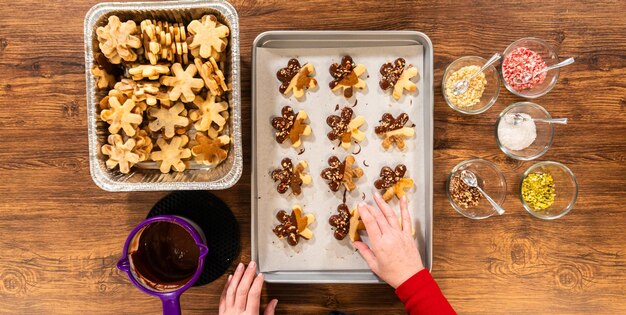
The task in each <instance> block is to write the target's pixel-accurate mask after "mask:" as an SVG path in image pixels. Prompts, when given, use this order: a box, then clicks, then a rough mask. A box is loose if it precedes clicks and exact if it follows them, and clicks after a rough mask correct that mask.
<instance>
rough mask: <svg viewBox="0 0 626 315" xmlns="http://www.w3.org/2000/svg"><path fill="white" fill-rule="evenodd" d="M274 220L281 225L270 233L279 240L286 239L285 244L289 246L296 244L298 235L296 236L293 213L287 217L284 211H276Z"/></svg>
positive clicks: (295, 221)
mask: <svg viewBox="0 0 626 315" xmlns="http://www.w3.org/2000/svg"><path fill="white" fill-rule="evenodd" d="M276 219H278V221H280V223H281V224H279V225H277V226H276V227H275V228H274V229H272V231H273V232H274V234H275V235H276V236H278V237H279V238H286V239H287V243H288V244H289V245H291V246H295V245H296V244H298V241H299V240H300V234H298V222H297V219H296V215H295V213H293V212H292V213H291V215H288V214H287V212H285V211H284V210H280V211H278V213H277V214H276Z"/></svg>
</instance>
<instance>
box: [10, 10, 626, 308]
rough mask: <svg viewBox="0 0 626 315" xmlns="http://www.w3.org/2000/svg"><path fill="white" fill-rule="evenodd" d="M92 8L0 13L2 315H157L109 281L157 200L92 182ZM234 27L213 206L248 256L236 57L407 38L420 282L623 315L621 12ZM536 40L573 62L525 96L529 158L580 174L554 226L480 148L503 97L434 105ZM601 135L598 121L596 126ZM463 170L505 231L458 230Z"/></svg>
mask: <svg viewBox="0 0 626 315" xmlns="http://www.w3.org/2000/svg"><path fill="white" fill-rule="evenodd" d="M95 3H96V1H91V0H90V1H87V0H85V1H58V0H55V1H33V0H23V1H19V2H10V3H9V2H3V3H2V14H0V178H1V179H2V181H1V183H0V233H1V237H0V313H2V314H31V313H43V314H52V313H54V314H81V313H82V314H123V313H131V314H157V313H159V312H160V303H159V302H158V301H157V300H156V299H154V298H152V297H149V296H147V295H145V294H142V293H141V292H139V291H138V290H136V289H135V288H134V287H133V286H132V285H131V284H130V283H129V281H128V280H127V279H126V277H125V275H123V274H121V273H120V272H119V271H118V270H117V269H116V268H115V262H116V260H117V259H118V256H119V255H120V252H121V248H122V244H123V242H124V240H125V238H126V235H127V233H128V232H129V231H130V230H131V229H132V227H134V226H135V225H136V224H137V223H138V222H139V221H140V220H141V219H142V218H144V216H145V215H146V213H147V211H148V210H149V209H150V207H151V206H152V204H153V203H155V202H156V201H157V200H158V199H159V198H160V197H161V196H163V195H164V193H162V192H154V193H108V192H105V191H102V190H100V189H99V188H98V187H96V186H95V185H94V184H93V182H92V181H91V178H90V175H89V169H88V160H87V131H86V130H87V126H86V111H85V83H84V82H85V78H84V62H83V60H84V59H83V43H82V40H83V39H82V37H83V18H84V15H85V13H86V12H87V10H88V9H89V8H90V7H91V6H92V5H94V4H95ZM234 5H235V7H236V8H237V9H238V12H239V17H240V23H241V27H240V28H241V51H242V58H241V60H242V86H243V112H244V115H243V130H245V131H246V132H245V136H244V147H245V149H244V154H245V159H244V164H245V166H244V175H243V177H242V179H241V181H240V182H239V183H238V184H237V185H236V186H235V187H233V188H232V189H229V190H227V191H219V192H217V193H216V194H217V195H218V196H219V197H220V198H223V199H224V201H225V202H226V203H227V204H228V205H229V206H230V207H231V209H232V210H233V212H234V213H235V216H236V218H237V220H238V222H239V224H240V225H241V242H242V248H243V250H242V252H241V256H240V257H239V260H241V261H243V262H247V261H249V259H250V249H249V248H250V235H249V234H250V210H249V209H250V203H249V197H250V176H249V174H250V162H251V161H250V158H249V156H250V152H251V151H250V143H251V139H250V129H251V117H250V113H251V108H250V76H251V62H252V61H251V44H252V41H253V40H254V38H255V37H256V36H257V35H258V34H259V33H261V32H263V31H268V30H296V29H298V30H299V29H311V30H333V29H344V30H403V29H409V30H418V31H422V32H425V33H426V34H427V35H428V36H430V38H431V39H432V41H433V43H434V50H435V74H434V78H435V91H434V92H435V135H434V138H435V139H434V140H435V152H434V156H435V163H434V164H435V176H434V187H435V201H434V206H435V215H434V220H435V221H434V263H433V264H434V269H433V274H434V276H435V278H436V279H437V281H438V282H439V285H440V286H441V288H442V290H443V291H444V293H445V294H446V296H447V297H448V299H449V300H450V302H451V303H452V305H453V306H454V307H455V308H456V310H457V311H458V312H459V313H460V314H546V313H553V314H625V313H626V302H625V301H626V210H625V208H624V206H623V204H624V200H626V179H625V178H626V163H625V162H626V141H625V140H626V80H625V79H624V78H625V77H626V19H624V12H625V11H626V2H624V1H619V0H615V1H597V2H591V1H549V2H546V1H537V0H533V1H524V2H523V3H518V1H509V0H506V1H454V2H448V1H432V2H426V1H369V0H367V1H365V0H364V1H322V0H309V1H299V2H298V3H297V4H294V3H293V2H290V1H240V0H238V1H234ZM526 36H536V37H540V38H543V39H545V40H547V41H548V42H550V43H551V44H553V45H555V46H556V47H557V48H558V50H559V52H560V54H561V55H562V56H574V57H576V60H577V61H576V63H575V64H573V65H572V66H569V67H568V68H567V69H566V70H563V71H562V77H561V80H560V82H559V83H558V85H557V86H556V87H555V89H554V90H553V91H552V92H550V93H549V94H548V95H546V96H544V97H541V98H540V99H538V100H537V102H538V103H539V104H542V105H544V106H545V107H546V108H547V109H548V111H550V113H551V114H553V116H559V117H561V116H562V117H569V118H570V119H571V123H570V124H569V125H567V126H559V127H558V128H557V135H556V139H555V143H554V146H553V147H552V148H551V149H550V151H549V152H548V153H547V154H546V155H545V156H544V157H542V160H557V161H561V162H563V163H565V164H566V165H568V166H570V167H571V169H572V170H573V171H574V173H575V174H576V175H577V176H578V180H579V184H580V198H579V200H578V203H577V205H576V208H575V209H574V210H573V211H572V212H571V213H570V214H568V215H567V216H565V217H564V218H562V219H559V220H556V221H554V222H545V221H540V220H537V219H534V218H532V217H530V216H529V215H528V214H526V213H525V212H524V210H523V209H522V207H521V204H520V202H519V201H518V200H517V197H516V191H517V189H518V181H519V176H520V174H521V173H522V172H523V171H524V170H525V169H526V168H527V167H529V166H530V165H531V164H532V163H531V162H519V161H514V160H511V159H508V158H506V157H505V156H504V154H503V153H501V152H500V151H499V149H498V148H497V146H496V143H495V141H494V139H493V128H494V127H493V124H494V122H495V119H496V117H497V115H498V113H499V112H500V111H501V110H502V109H503V108H504V107H505V106H507V105H508V104H510V103H512V102H514V101H518V100H519V99H518V98H516V97H515V96H513V95H511V94H510V93H508V92H507V91H506V90H505V89H504V87H501V96H500V98H499V100H498V102H497V103H496V104H495V105H494V107H493V108H492V109H491V110H489V111H488V112H486V113H484V114H482V115H479V116H475V117H474V116H472V117H470V116H464V115H461V114H458V113H456V112H454V111H453V110H451V109H450V108H449V107H448V106H447V105H446V104H445V102H444V100H443V98H442V96H441V88H440V82H441V78H442V75H443V70H444V69H445V67H446V66H447V65H448V64H449V63H450V62H452V61H453V60H454V59H456V58H458V57H461V56H465V55H479V56H483V57H488V56H489V55H491V54H492V53H493V52H494V51H503V50H504V49H505V48H506V46H507V45H508V44H509V43H510V42H512V41H513V40H515V39H517V38H521V37H526ZM609 120H610V121H611V122H610V123H605V122H607V121H609ZM470 157H482V158H486V159H489V160H491V161H494V162H495V163H496V164H497V165H498V166H499V167H500V168H501V169H502V170H504V172H505V174H506V179H507V182H508V189H509V194H508V197H507V200H506V203H505V208H507V209H508V210H509V211H508V212H507V214H506V215H505V216H503V217H498V218H491V219H488V220H483V221H472V220H469V219H466V218H463V217H461V216H460V215H458V214H457V213H456V212H455V211H454V210H453V209H452V208H451V207H450V205H449V204H448V201H447V200H446V196H445V192H444V186H445V178H446V176H447V172H449V171H450V169H452V167H453V166H454V165H456V164H457V163H459V162H460V161H462V160H465V159H467V158H470ZM223 284H224V279H220V280H218V281H216V282H214V283H212V284H210V285H207V286H204V287H201V288H193V289H191V290H190V291H188V292H187V293H186V294H185V295H184V296H183V297H182V304H183V309H184V311H185V313H186V314H214V313H216V309H217V302H218V297H219V294H220V292H221V289H222V286H223ZM268 297H277V298H278V299H279V300H280V303H279V306H278V310H279V313H281V314H321V313H325V312H327V311H328V310H331V309H341V310H344V311H348V312H353V313H358V314H370V313H371V314H401V313H403V308H402V305H401V303H400V302H399V301H398V300H397V298H396V297H395V296H394V294H393V290H392V289H390V288H389V287H387V286H384V285H278V284H276V285H267V286H266V287H265V290H264V302H267V301H268Z"/></svg>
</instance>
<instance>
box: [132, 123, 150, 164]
mask: <svg viewBox="0 0 626 315" xmlns="http://www.w3.org/2000/svg"><path fill="white" fill-rule="evenodd" d="M133 140H135V148H133V151H132V152H133V153H135V154H137V156H139V162H143V161H147V160H148V159H149V158H150V153H151V152H152V148H153V146H154V145H153V144H152V138H150V135H149V134H148V132H147V131H146V130H143V129H139V128H137V131H136V132H135V136H134V137H133Z"/></svg>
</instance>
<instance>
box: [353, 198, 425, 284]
mask: <svg viewBox="0 0 626 315" xmlns="http://www.w3.org/2000/svg"><path fill="white" fill-rule="evenodd" d="M374 201H376V204H378V208H380V211H379V210H378V209H375V208H374V207H372V206H370V205H368V204H365V203H362V204H360V205H359V207H358V209H359V214H360V215H361V219H362V220H363V224H365V229H366V230H367V235H368V236H369V241H370V243H371V245H372V247H371V248H370V247H369V246H368V245H367V244H365V243H363V242H360V241H356V242H354V243H353V245H354V247H356V249H357V250H358V251H359V254H361V256H362V257H363V259H365V261H366V262H367V264H368V265H369V267H370V269H372V271H373V272H374V273H375V274H376V275H378V276H379V277H380V278H381V279H383V281H385V282H387V283H388V284H389V285H391V286H392V287H393V288H394V289H395V288H397V287H398V286H400V285H401V284H402V283H404V281H406V280H408V279H409V278H410V277H411V276H413V275H414V274H416V273H417V272H419V271H421V270H422V269H424V266H423V265H422V258H421V257H420V253H419V251H418V250H417V243H416V242H415V239H414V238H413V231H412V230H413V226H412V224H411V215H410V214H409V209H408V206H407V201H406V197H405V196H403V197H402V198H401V199H400V214H401V217H402V223H400V222H399V220H398V217H397V216H396V214H395V212H394V211H393V209H391V207H390V206H389V205H388V204H387V203H386V202H385V201H384V200H383V198H382V197H381V196H380V194H379V193H378V192H376V193H375V194H374Z"/></svg>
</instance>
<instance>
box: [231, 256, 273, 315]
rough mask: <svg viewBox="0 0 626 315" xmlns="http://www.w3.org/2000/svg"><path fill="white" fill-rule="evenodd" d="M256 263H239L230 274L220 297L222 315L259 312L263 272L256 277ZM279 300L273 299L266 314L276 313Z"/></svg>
mask: <svg viewBox="0 0 626 315" xmlns="http://www.w3.org/2000/svg"><path fill="white" fill-rule="evenodd" d="M255 274H256V263H255V262H254V261H251V262H250V263H249V264H248V268H244V265H243V264H242V263H239V266H237V269H236V270H235V273H234V274H232V275H230V276H228V281H226V285H225V286H224V290H223V291H222V296H221V297H220V309H219V311H220V315H252V314H255V315H256V314H259V308H260V305H261V289H262V288H263V274H262V273H260V274H259V275H258V276H256V277H255ZM276 304H278V300H276V299H273V300H271V301H270V302H269V303H268V304H267V307H266V308H265V312H264V313H263V314H264V315H274V310H275V309H276Z"/></svg>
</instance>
